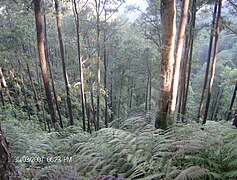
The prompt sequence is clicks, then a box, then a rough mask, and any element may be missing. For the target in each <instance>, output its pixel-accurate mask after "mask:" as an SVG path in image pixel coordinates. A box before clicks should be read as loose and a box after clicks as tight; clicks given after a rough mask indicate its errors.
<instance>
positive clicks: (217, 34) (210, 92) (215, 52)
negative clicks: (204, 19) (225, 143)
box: [202, 0, 222, 124]
mask: <svg viewBox="0 0 237 180" xmlns="http://www.w3.org/2000/svg"><path fill="white" fill-rule="evenodd" d="M221 8H222V0H219V3H218V15H217V23H216V34H215V46H214V55H213V59H212V66H211V74H210V79H209V83H208V92H207V101H206V107H205V113H204V117H203V122H202V124H205V123H206V120H207V115H208V110H209V104H210V100H211V95H212V85H213V81H214V77H215V68H216V57H217V53H218V40H219V33H220V25H221Z"/></svg>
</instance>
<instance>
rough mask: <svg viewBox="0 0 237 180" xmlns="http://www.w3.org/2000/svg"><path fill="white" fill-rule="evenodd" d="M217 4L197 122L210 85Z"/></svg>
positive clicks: (215, 11)
mask: <svg viewBox="0 0 237 180" xmlns="http://www.w3.org/2000/svg"><path fill="white" fill-rule="evenodd" d="M217 3H218V0H216V2H215V6H214V13H213V17H212V26H211V34H210V40H209V50H208V58H207V66H206V73H205V79H204V84H203V89H202V96H201V102H200V105H199V109H198V115H197V121H199V119H200V117H201V114H202V109H203V104H204V97H205V94H206V91H207V88H208V87H207V84H208V74H209V69H210V62H211V54H212V43H213V36H214V32H215V22H216V13H217Z"/></svg>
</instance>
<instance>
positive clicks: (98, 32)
mask: <svg viewBox="0 0 237 180" xmlns="http://www.w3.org/2000/svg"><path fill="white" fill-rule="evenodd" d="M95 6H96V31H97V106H96V120H97V130H98V129H100V51H101V49H100V0H95Z"/></svg>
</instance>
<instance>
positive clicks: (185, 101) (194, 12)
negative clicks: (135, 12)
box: [182, 0, 197, 122]
mask: <svg viewBox="0 0 237 180" xmlns="http://www.w3.org/2000/svg"><path fill="white" fill-rule="evenodd" d="M196 12H197V9H196V0H193V4H192V21H191V23H192V25H191V27H190V33H189V34H190V35H189V36H190V39H189V46H190V47H189V48H190V51H189V62H188V77H187V83H186V88H185V93H184V94H183V96H184V98H183V102H182V115H183V116H182V122H184V118H185V115H186V105H187V100H188V91H189V83H190V77H191V70H192V59H193V45H194V29H195V25H196Z"/></svg>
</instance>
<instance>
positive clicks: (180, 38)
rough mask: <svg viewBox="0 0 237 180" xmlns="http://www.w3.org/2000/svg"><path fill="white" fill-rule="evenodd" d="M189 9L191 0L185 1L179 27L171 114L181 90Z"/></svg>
mask: <svg viewBox="0 0 237 180" xmlns="http://www.w3.org/2000/svg"><path fill="white" fill-rule="evenodd" d="M188 7H189V0H183V9H182V12H181V17H180V27H179V32H178V38H177V47H176V50H175V62H174V70H173V78H172V85H171V102H170V109H169V111H170V113H171V114H173V113H174V112H175V108H176V99H177V95H178V88H179V76H180V64H181V58H182V51H183V42H184V35H185V29H186V24H187V18H188Z"/></svg>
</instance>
